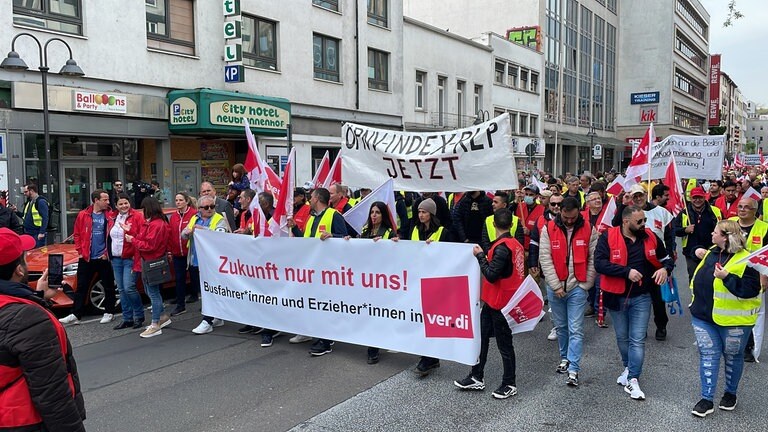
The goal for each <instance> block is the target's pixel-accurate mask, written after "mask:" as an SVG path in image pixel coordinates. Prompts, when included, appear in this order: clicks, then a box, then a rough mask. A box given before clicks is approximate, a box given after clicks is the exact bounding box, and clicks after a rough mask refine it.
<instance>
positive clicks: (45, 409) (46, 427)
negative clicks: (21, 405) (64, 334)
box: [0, 280, 85, 432]
mask: <svg viewBox="0 0 768 432" xmlns="http://www.w3.org/2000/svg"><path fill="white" fill-rule="evenodd" d="M0 294H4V295H8V296H12V297H19V298H23V299H27V300H31V301H34V302H36V303H38V304H40V305H41V306H45V304H46V303H45V302H44V301H43V300H42V299H41V298H40V297H38V296H37V295H36V294H35V292H34V291H32V290H31V289H30V288H29V287H27V286H26V285H22V284H20V283H16V282H10V281H6V280H0ZM0 364H3V365H9V366H17V365H18V366H20V367H21V368H22V369H23V371H24V379H26V380H27V385H28V387H29V391H30V394H31V396H32V402H33V403H34V404H35V407H36V408H37V410H38V412H39V413H40V416H41V417H42V418H43V423H44V424H41V425H39V427H34V426H33V427H31V428H29V427H24V428H19V429H16V430H19V431H22V430H23V431H34V430H41V431H51V432H57V431H61V432H77V431H85V427H84V426H83V420H84V419H85V404H84V402H83V394H82V393H81V391H80V379H79V377H78V374H77V365H76V364H75V359H74V357H73V356H72V345H70V343H69V340H67V355H66V359H65V361H62V358H61V345H60V344H59V340H58V336H57V334H56V330H55V328H54V324H53V323H52V322H51V318H50V316H49V315H48V314H47V313H46V312H45V310H43V309H42V308H38V307H34V306H31V305H27V304H19V303H13V304H9V305H7V306H5V307H3V308H2V309H0ZM67 369H69V371H70V372H71V373H72V377H73V380H74V387H75V397H74V398H73V397H72V392H71V390H70V387H69V384H68V382H67Z"/></svg>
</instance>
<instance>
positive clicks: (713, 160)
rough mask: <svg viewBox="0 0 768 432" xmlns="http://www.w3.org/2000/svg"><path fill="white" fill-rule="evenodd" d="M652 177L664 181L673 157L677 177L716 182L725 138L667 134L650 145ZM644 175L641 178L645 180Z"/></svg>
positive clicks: (722, 136) (721, 162)
mask: <svg viewBox="0 0 768 432" xmlns="http://www.w3.org/2000/svg"><path fill="white" fill-rule="evenodd" d="M651 147H652V150H651V154H652V159H651V178H652V179H660V178H664V174H665V173H666V171H667V166H668V165H669V159H670V156H671V155H672V154H674V155H675V162H677V171H678V173H679V174H680V178H687V179H689V178H695V179H719V178H720V177H721V169H722V166H723V158H724V157H725V135H700V136H698V135H670V136H668V137H666V138H664V139H663V140H661V141H659V142H656V143H654V144H652V145H651ZM646 176H647V171H646V174H645V175H643V176H642V178H643V179H646Z"/></svg>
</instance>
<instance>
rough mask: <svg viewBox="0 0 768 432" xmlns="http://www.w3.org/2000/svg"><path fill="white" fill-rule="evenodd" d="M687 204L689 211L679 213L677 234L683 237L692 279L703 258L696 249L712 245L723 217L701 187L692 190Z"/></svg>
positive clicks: (685, 254)
mask: <svg viewBox="0 0 768 432" xmlns="http://www.w3.org/2000/svg"><path fill="white" fill-rule="evenodd" d="M687 206H688V209H687V211H684V212H680V214H679V215H677V220H676V221H675V235H676V236H677V237H682V239H683V240H682V244H683V255H684V256H685V263H686V265H687V267H688V280H690V279H691V278H693V271H694V270H696V267H697V266H698V265H699V262H701V258H700V257H698V256H697V255H696V249H699V248H703V249H709V248H710V247H711V246H712V232H713V231H714V230H715V226H716V225H717V222H718V221H719V220H720V219H722V214H721V213H720V209H719V208H717V207H714V206H711V205H710V204H709V203H708V202H707V200H706V193H705V192H704V189H703V188H701V187H695V188H693V189H692V190H691V202H690V203H688V204H687Z"/></svg>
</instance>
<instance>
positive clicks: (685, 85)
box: [675, 70, 706, 102]
mask: <svg viewBox="0 0 768 432" xmlns="http://www.w3.org/2000/svg"><path fill="white" fill-rule="evenodd" d="M675 88H677V89H679V90H682V91H683V92H685V93H687V94H689V95H691V96H693V97H694V98H696V99H698V100H700V101H702V102H704V101H705V97H706V96H705V95H706V90H705V87H704V86H702V85H701V84H699V83H697V82H696V81H694V80H693V79H691V78H690V77H688V76H686V75H684V74H682V73H680V71H677V70H676V71H675Z"/></svg>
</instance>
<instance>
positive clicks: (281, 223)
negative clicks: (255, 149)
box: [269, 147, 296, 237]
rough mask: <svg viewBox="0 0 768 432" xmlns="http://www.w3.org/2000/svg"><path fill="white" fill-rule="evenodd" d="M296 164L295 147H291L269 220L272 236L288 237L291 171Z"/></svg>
mask: <svg viewBox="0 0 768 432" xmlns="http://www.w3.org/2000/svg"><path fill="white" fill-rule="evenodd" d="M295 165H296V147H294V148H292V149H291V154H289V155H288V163H287V164H285V169H284V170H283V180H282V184H281V185H280V192H279V193H278V196H279V198H278V199H277V204H275V211H274V212H273V213H272V219H270V220H269V232H270V233H271V235H272V237H288V235H289V232H290V229H289V228H288V218H291V217H293V189H294V186H295V184H294V183H295V182H294V180H293V177H294V175H293V171H294V169H295V168H294V167H295Z"/></svg>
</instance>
